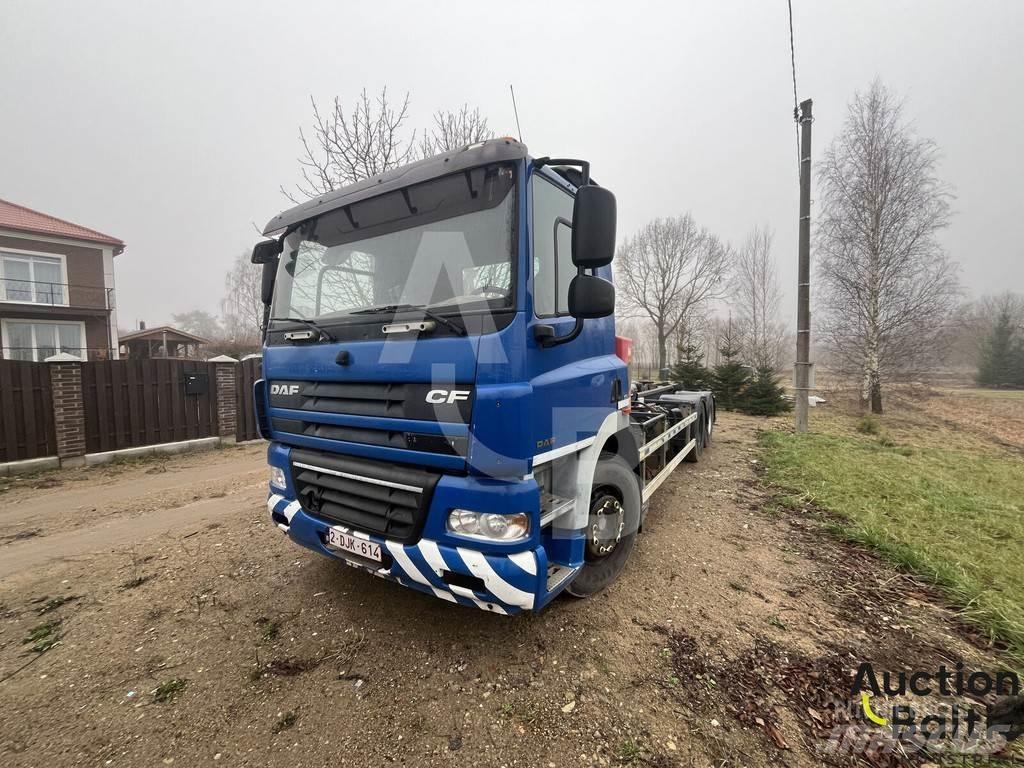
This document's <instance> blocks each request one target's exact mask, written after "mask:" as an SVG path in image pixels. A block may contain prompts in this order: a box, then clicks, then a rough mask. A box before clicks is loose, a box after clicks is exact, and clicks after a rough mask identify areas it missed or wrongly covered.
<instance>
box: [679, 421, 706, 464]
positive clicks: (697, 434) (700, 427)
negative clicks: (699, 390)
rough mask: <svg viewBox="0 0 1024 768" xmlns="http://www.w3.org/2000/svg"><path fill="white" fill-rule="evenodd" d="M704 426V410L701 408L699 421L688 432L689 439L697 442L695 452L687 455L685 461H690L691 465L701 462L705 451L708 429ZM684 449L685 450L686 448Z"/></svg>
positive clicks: (694, 446) (692, 451) (694, 447)
mask: <svg viewBox="0 0 1024 768" xmlns="http://www.w3.org/2000/svg"><path fill="white" fill-rule="evenodd" d="M704 425H705V418H704V409H703V408H701V409H700V410H698V411H697V420H696V421H695V422H693V424H691V425H690V428H689V429H687V430H686V435H687V437H689V438H690V440H695V441H696V442H695V443H694V445H693V450H691V451H690V452H689V453H688V454H686V457H685V458H684V459H683V461H688V462H690V463H691V464H696V463H697V462H698V461H700V455H701V453H703V451H704V441H705V439H706V437H707V427H706V426H704ZM690 440H687V441H686V442H687V443H689V442H690ZM683 447H684V448H685V447H686V446H683Z"/></svg>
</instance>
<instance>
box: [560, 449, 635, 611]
mask: <svg viewBox="0 0 1024 768" xmlns="http://www.w3.org/2000/svg"><path fill="white" fill-rule="evenodd" d="M640 503H641V499H640V486H639V484H638V483H637V479H636V474H634V472H633V469H632V468H631V467H630V466H629V464H627V463H626V462H625V460H624V459H622V458H621V457H620V456H616V455H614V454H611V453H602V454H601V458H600V459H598V462H597V467H596V469H595V470H594V482H593V485H592V486H591V492H590V517H589V518H588V521H587V530H586V535H587V544H586V552H585V560H584V563H583V567H582V568H581V569H580V572H579V573H578V574H576V578H574V579H573V580H572V583H571V584H569V586H568V587H566V588H565V591H566V592H568V593H569V594H570V595H572V596H573V597H590V596H591V595H593V594H596V593H597V592H600V591H601V590H602V589H604V588H605V587H607V586H608V585H609V584H611V583H612V582H613V581H615V579H617V578H618V576H619V574H620V573H622V570H623V568H625V566H626V561H627V560H628V559H629V554H630V552H632V551H633V545H634V544H635V543H636V533H637V529H638V528H639V525H640Z"/></svg>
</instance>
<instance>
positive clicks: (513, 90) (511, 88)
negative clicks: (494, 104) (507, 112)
mask: <svg viewBox="0 0 1024 768" xmlns="http://www.w3.org/2000/svg"><path fill="white" fill-rule="evenodd" d="M508 90H509V92H510V93H511V94H512V112H513V113H515V116H516V132H517V133H518V134H519V143H520V144H522V143H523V129H522V128H520V127H519V110H518V109H516V92H515V89H514V88H513V87H512V83H509V84H508Z"/></svg>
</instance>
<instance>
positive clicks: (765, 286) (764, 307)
mask: <svg viewBox="0 0 1024 768" xmlns="http://www.w3.org/2000/svg"><path fill="white" fill-rule="evenodd" d="M772 238H773V235H772V231H771V230H770V229H768V228H767V227H754V229H753V230H751V232H750V234H749V235H747V239H746V242H745V243H744V244H743V247H742V248H741V249H740V250H739V252H738V253H737V254H736V260H735V266H734V268H733V277H732V299H733V302H734V305H735V309H736V330H737V335H738V339H739V342H738V343H739V348H740V353H741V356H742V358H743V361H744V362H746V363H747V364H748V365H750V366H752V367H754V368H770V369H772V370H775V369H777V368H778V367H779V361H780V359H781V356H782V344H783V341H784V339H785V336H786V326H785V325H784V324H783V323H782V322H781V321H780V319H779V306H780V304H781V302H782V289H781V288H780V287H779V277H778V273H777V270H776V265H775V257H774V256H773V255H772Z"/></svg>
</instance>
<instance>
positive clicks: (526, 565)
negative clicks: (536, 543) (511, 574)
mask: <svg viewBox="0 0 1024 768" xmlns="http://www.w3.org/2000/svg"><path fill="white" fill-rule="evenodd" d="M508 559H509V560H511V561H512V562H513V563H515V564H516V565H518V566H519V567H520V568H522V569H523V570H524V571H526V572H527V573H528V574H530V575H531V576H536V575H537V560H536V559H535V558H534V556H533V552H515V553H513V554H511V555H509V556H508Z"/></svg>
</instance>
